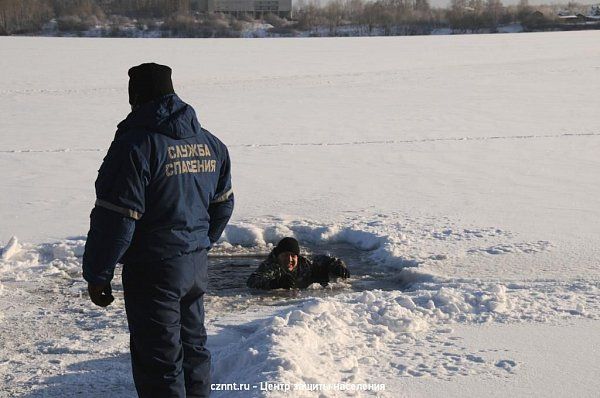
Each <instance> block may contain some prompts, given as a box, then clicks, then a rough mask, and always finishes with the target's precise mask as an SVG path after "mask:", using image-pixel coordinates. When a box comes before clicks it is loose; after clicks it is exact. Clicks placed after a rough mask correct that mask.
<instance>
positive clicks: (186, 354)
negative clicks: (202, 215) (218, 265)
mask: <svg viewBox="0 0 600 398" xmlns="http://www.w3.org/2000/svg"><path fill="white" fill-rule="evenodd" d="M207 265H208V264H207V255H206V250H203V251H199V252H195V253H191V254H187V255H184V256H181V257H177V258H174V259H171V260H164V261H157V262H153V263H142V264H140V263H135V264H133V263H132V264H126V265H125V266H124V268H123V290H124V295H125V310H126V312H127V321H128V323H129V332H130V334H131V346H130V349H131V364H132V368H133V380H134V382H135V388H136V389H137V392H138V395H139V396H140V397H142V398H147V397H151V398H154V397H156V398H159V397H160V398H171V397H172V398H184V397H208V395H209V392H210V352H209V351H208V350H207V349H206V348H205V344H206V329H205V328H204V301H203V297H204V293H205V292H206V287H207V283H208V276H207Z"/></svg>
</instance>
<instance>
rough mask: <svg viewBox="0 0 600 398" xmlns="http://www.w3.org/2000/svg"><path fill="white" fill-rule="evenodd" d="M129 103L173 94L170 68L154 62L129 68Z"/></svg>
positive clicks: (136, 104) (139, 103) (133, 103)
mask: <svg viewBox="0 0 600 398" xmlns="http://www.w3.org/2000/svg"><path fill="white" fill-rule="evenodd" d="M128 74H129V103H130V104H131V105H132V106H138V105H142V104H144V103H146V102H149V101H152V100H154V99H156V98H159V97H162V96H163V95H167V94H175V90H173V82H172V81H171V68H169V67H168V66H165V65H159V64H155V63H149V64H141V65H138V66H134V67H133V68H131V69H129V72H128Z"/></svg>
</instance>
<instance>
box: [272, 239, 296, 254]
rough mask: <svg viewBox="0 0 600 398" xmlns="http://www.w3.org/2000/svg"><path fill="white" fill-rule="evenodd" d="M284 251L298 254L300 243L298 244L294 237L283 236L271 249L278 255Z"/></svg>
mask: <svg viewBox="0 0 600 398" xmlns="http://www.w3.org/2000/svg"><path fill="white" fill-rule="evenodd" d="M284 252H290V253H294V254H295V255H297V256H299V255H300V245H299V244H298V241H297V240H296V239H294V238H283V239H282V240H280V241H279V243H278V244H277V246H275V249H273V254H275V255H276V256H278V255H279V254H281V253H284Z"/></svg>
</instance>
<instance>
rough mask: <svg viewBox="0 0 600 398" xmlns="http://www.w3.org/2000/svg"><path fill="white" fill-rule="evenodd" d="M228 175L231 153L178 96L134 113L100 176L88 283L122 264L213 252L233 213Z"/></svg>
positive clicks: (86, 263)
mask: <svg viewBox="0 0 600 398" xmlns="http://www.w3.org/2000/svg"><path fill="white" fill-rule="evenodd" d="M230 169H231V163H230V160H229V154H228V151H227V147H226V146H225V145H224V144H223V143H222V142H221V141H220V140H219V139H218V138H216V137H215V136H213V135H212V134H211V133H209V132H208V131H207V130H205V129H203V128H202V127H201V126H200V123H199V122H198V119H197V118H196V114H195V112H194V109H193V108H192V107H191V106H189V105H188V104H186V103H185V102H183V101H182V100H181V99H179V97H178V96H177V95H175V94H171V95H166V96H163V97H161V98H159V99H157V100H155V101H151V102H149V103H146V104H144V105H142V106H140V107H138V108H136V109H134V110H133V111H132V112H131V113H130V114H129V115H128V116H127V118H126V119H125V120H123V121H122V122H121V123H119V125H118V130H117V133H116V134H115V138H114V141H113V142H112V144H111V146H110V148H109V150H108V153H107V155H106V157H105V158H104V162H103V163H102V166H101V167H100V170H99V171H98V178H97V180H96V198H97V199H96V206H95V207H94V209H93V210H92V214H91V216H90V218H91V222H90V231H89V233H88V238H87V242H86V246H85V253H84V256H83V276H84V278H85V279H86V280H87V281H88V282H91V283H94V284H104V283H108V282H110V280H111V279H112V276H113V272H114V267H115V265H116V263H117V262H122V263H125V264H127V263H143V262H150V261H158V260H164V259H171V258H174V257H177V256H181V255H183V254H186V253H192V252H195V251H198V250H203V249H208V248H210V246H211V245H212V244H213V243H214V242H216V241H217V240H218V239H219V237H220V236H221V234H222V232H223V230H224V229H225V225H226V224H227V222H228V221H229V218H230V217H231V213H232V211H233V192H232V188H231V176H230Z"/></svg>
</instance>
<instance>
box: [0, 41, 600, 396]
mask: <svg viewBox="0 0 600 398" xmlns="http://www.w3.org/2000/svg"><path fill="white" fill-rule="evenodd" d="M599 41H600V33H598V32H561V33H541V34H516V35H511V34H505V35H479V36H477V35H470V36H436V37H394V38H332V39H259V40H252V39H247V40H244V39H239V40H238V39H216V40H212V39H201V40H196V39H189V40H188V39H177V40H169V39H162V40H160V39H158V40H154V39H142V40H137V39H61V38H12V37H11V38H5V37H4V38H0V110H1V111H2V117H0V169H1V170H2V174H1V175H2V177H1V178H0V247H4V248H3V249H2V254H1V256H2V257H1V259H0V396H2V397H5V396H6V397H13V396H14V397H70V396H85V397H106V396H110V397H130V396H135V390H134V387H133V382H132V379H131V375H130V365H129V357H128V355H129V354H128V332H127V325H126V320H125V314H124V306H123V300H122V291H121V283H120V278H116V279H115V281H114V284H113V286H114V287H115V290H116V296H117V299H116V301H115V303H114V304H113V305H112V306H110V307H108V308H107V309H101V308H99V307H94V306H93V305H92V303H91V302H90V301H89V300H88V299H87V295H86V292H85V291H86V289H85V287H86V285H85V283H84V282H83V280H82V278H81V275H80V274H81V272H80V268H81V255H82V252H83V245H84V243H85V235H86V233H87V228H88V216H89V211H90V210H91V208H92V206H93V202H94V199H95V198H94V191H93V182H94V179H95V176H96V171H97V169H98V167H99V165H100V163H101V161H102V157H103V156H104V153H105V151H106V150H107V148H108V146H109V144H110V141H111V140H112V137H113V134H114V131H115V126H116V124H117V122H119V121H120V120H122V119H123V118H124V117H125V116H126V114H127V113H128V111H129V107H128V103H127V69H128V68H129V67H130V66H133V65H136V64H139V63H142V62H147V61H155V62H159V63H164V64H167V65H170V66H171V67H172V68H173V70H174V73H173V80H174V85H175V89H176V91H177V92H178V93H179V95H180V96H181V97H182V99H183V100H185V101H187V102H189V103H191V104H192V105H194V106H195V108H196V111H197V113H198V115H199V119H200V122H201V123H202V124H203V125H204V127H206V128H208V129H209V130H211V131H212V132H213V133H215V134H216V135H217V136H219V137H220V138H221V139H222V140H223V141H224V142H225V143H227V144H228V146H229V148H230V152H231V157H232V161H233V178H234V189H235V195H236V210H235V215H234V217H233V219H232V223H231V225H230V226H229V227H228V229H227V230H226V233H225V236H224V238H223V241H222V242H221V243H220V244H219V246H218V247H217V248H216V249H215V251H214V252H213V257H212V261H213V263H212V265H211V267H212V269H213V270H214V272H215V274H218V275H219V278H220V279H219V278H217V279H215V284H216V285H215V286H213V287H214V288H213V289H212V290H211V293H210V295H209V296H208V297H207V305H206V307H207V319H206V324H207V327H208V331H209V333H210V336H209V346H210V348H211V350H212V352H213V379H214V380H213V381H214V382H215V383H250V384H255V385H257V386H260V382H288V383H308V384H310V383H323V384H333V383H354V385H358V384H361V383H376V384H379V383H381V384H385V391H370V392H369V391H365V392H356V393H352V392H336V391H321V392H320V393H317V392H281V391H271V392H267V391H260V388H257V389H253V390H252V391H250V392H243V393H241V394H239V395H240V396H258V395H261V394H264V395H268V396H274V397H279V396H307V397H317V396H319V397H335V396H382V397H400V396H410V397H419V396H444V397H448V396H461V397H462V396H502V397H504V396H539V397H549V396H557V397H558V396H562V397H575V396H576V397H584V396H588V397H592V396H597V394H598V391H600V377H598V376H599V375H600V333H598V330H600V329H599V328H600V267H599V265H600V261H599V260H598V259H599V258H600V249H599V248H600V156H599V155H600V127H599V120H600V119H599V113H598V109H599V106H600V90H599V89H598V88H599V87H600V48H599V47H598V42H599ZM287 235H293V236H296V237H297V238H299V239H300V240H301V242H302V243H303V244H304V245H305V246H306V247H307V250H310V251H313V252H325V251H329V252H331V253H334V254H338V255H342V256H344V257H345V258H346V259H347V260H348V262H349V264H350V267H351V270H352V269H354V270H355V271H356V272H354V276H353V277H352V278H351V280H350V281H349V283H337V284H334V285H332V286H330V287H329V288H326V289H323V288H320V289H316V288H315V289H310V290H308V291H306V292H298V293H294V292H291V293H283V292H275V293H273V294H272V295H268V294H259V295H256V294H254V295H253V294H250V292H248V291H247V290H246V289H244V288H243V286H242V284H243V277H241V278H237V279H239V281H238V282H239V283H238V282H236V280H237V279H236V275H237V273H238V272H237V271H236V270H239V273H240V275H241V273H243V272H247V270H248V269H249V268H248V266H249V265H254V264H256V261H257V260H256V258H253V257H241V255H247V256H255V255H258V254H261V253H265V252H267V251H268V250H269V248H270V245H272V244H273V243H275V242H276V241H277V240H278V239H279V238H280V237H283V236H287ZM13 236H16V237H17V238H14V239H13V238H12V237H13ZM217 255H218V256H217ZM236 267H237V268H236ZM223 272H225V273H223ZM232 281H233V282H232ZM228 282H229V284H228ZM236 283H237V285H236ZM221 284H222V285H221ZM232 285H233V286H232ZM214 396H217V397H219V396H220V397H229V396H236V394H234V393H232V392H218V391H215V394H214Z"/></svg>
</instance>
